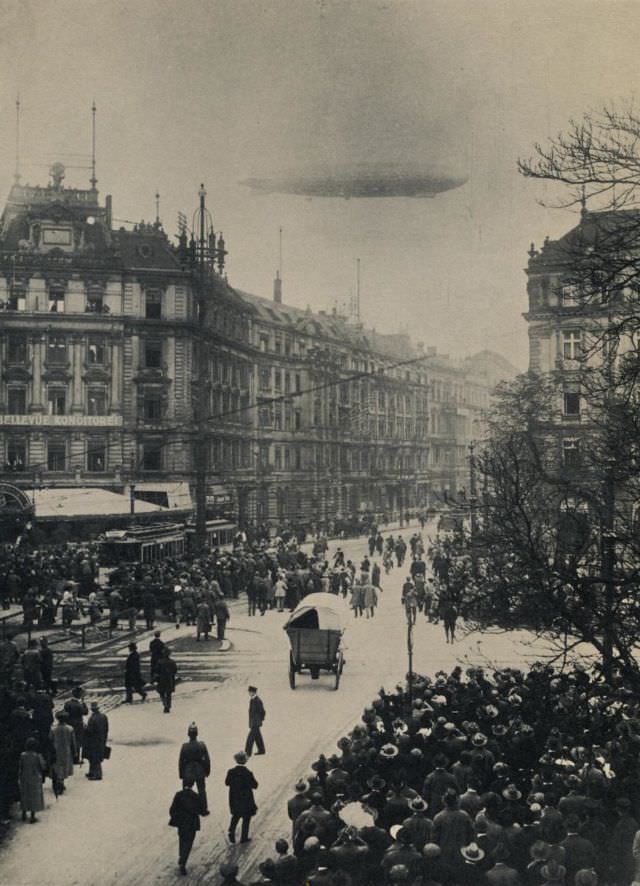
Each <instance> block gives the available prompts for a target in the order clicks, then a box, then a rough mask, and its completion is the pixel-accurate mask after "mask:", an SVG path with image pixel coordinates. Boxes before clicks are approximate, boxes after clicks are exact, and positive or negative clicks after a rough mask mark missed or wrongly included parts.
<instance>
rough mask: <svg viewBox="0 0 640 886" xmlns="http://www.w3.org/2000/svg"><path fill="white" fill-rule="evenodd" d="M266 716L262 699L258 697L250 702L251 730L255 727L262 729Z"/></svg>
mask: <svg viewBox="0 0 640 886" xmlns="http://www.w3.org/2000/svg"><path fill="white" fill-rule="evenodd" d="M265 715H266V711H265V709H264V705H263V704H262V699H261V698H260V696H258V695H256V696H255V697H254V698H252V699H251V700H250V701H249V728H250V729H253V728H254V727H255V726H257V727H258V728H260V726H262V724H263V722H264V718H265Z"/></svg>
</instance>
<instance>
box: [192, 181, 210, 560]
mask: <svg viewBox="0 0 640 886" xmlns="http://www.w3.org/2000/svg"><path fill="white" fill-rule="evenodd" d="M198 196H199V198H200V206H199V209H198V212H197V213H196V215H197V219H198V226H197V227H198V231H197V235H198V245H197V250H196V267H195V268H194V272H195V273H194V278H195V284H196V286H195V289H196V294H197V297H196V305H197V318H196V322H197V329H196V335H195V367H196V378H195V383H196V390H195V392H194V394H195V397H194V419H195V435H194V444H193V467H194V472H195V494H196V532H195V543H196V551H197V553H202V552H203V551H204V550H205V548H206V544H207V426H206V419H207V411H208V405H209V404H208V400H209V397H208V393H209V386H208V384H207V382H208V372H207V369H208V359H207V356H208V355H207V349H206V340H205V330H206V323H207V262H206V258H207V253H208V248H207V247H208V243H207V241H208V236H207V234H208V231H207V227H208V225H207V210H206V206H205V199H206V196H207V192H206V190H205V188H204V185H203V184H202V185H200V190H199V192H198ZM195 235H196V231H194V232H193V238H194V239H195Z"/></svg>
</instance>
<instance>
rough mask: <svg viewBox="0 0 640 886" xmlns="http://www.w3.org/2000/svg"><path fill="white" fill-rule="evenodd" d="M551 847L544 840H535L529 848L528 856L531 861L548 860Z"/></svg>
mask: <svg viewBox="0 0 640 886" xmlns="http://www.w3.org/2000/svg"><path fill="white" fill-rule="evenodd" d="M550 852H551V846H550V845H549V843H545V841H544V840H536V841H535V843H532V844H531V846H530V847H529V855H530V856H531V858H532V860H533V861H546V860H547V859H548V858H549V853H550Z"/></svg>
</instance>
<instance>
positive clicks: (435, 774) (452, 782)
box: [422, 754, 458, 818]
mask: <svg viewBox="0 0 640 886" xmlns="http://www.w3.org/2000/svg"><path fill="white" fill-rule="evenodd" d="M446 765H447V758H446V757H445V755H444V754H436V756H435V757H434V758H433V770H432V771H431V772H430V773H429V774H428V775H427V777H426V778H425V780H424V784H423V786H422V796H423V797H424V798H425V800H426V801H427V804H428V806H429V816H430V817H431V818H433V817H434V816H435V815H437V814H438V812H440V811H441V810H442V809H443V808H444V799H443V798H444V795H445V793H446V792H447V791H453V792H454V793H455V794H457V793H458V782H457V781H456V777H455V775H452V774H451V772H448V771H447V769H446Z"/></svg>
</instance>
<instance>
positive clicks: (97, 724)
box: [82, 701, 109, 781]
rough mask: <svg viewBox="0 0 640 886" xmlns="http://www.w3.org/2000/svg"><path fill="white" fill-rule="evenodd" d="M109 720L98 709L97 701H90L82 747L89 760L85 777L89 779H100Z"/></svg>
mask: <svg viewBox="0 0 640 886" xmlns="http://www.w3.org/2000/svg"><path fill="white" fill-rule="evenodd" d="M108 737H109V720H108V718H107V715H106V714H103V713H102V711H101V710H100V705H99V704H98V702H97V701H92V702H91V716H90V717H89V719H88V720H87V728H86V729H85V733H84V742H83V747H82V753H83V756H84V757H85V758H86V759H87V760H88V761H89V771H88V772H87V778H88V779H90V780H91V781H100V780H101V779H102V761H103V760H104V759H105V757H106V755H107V738H108Z"/></svg>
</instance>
